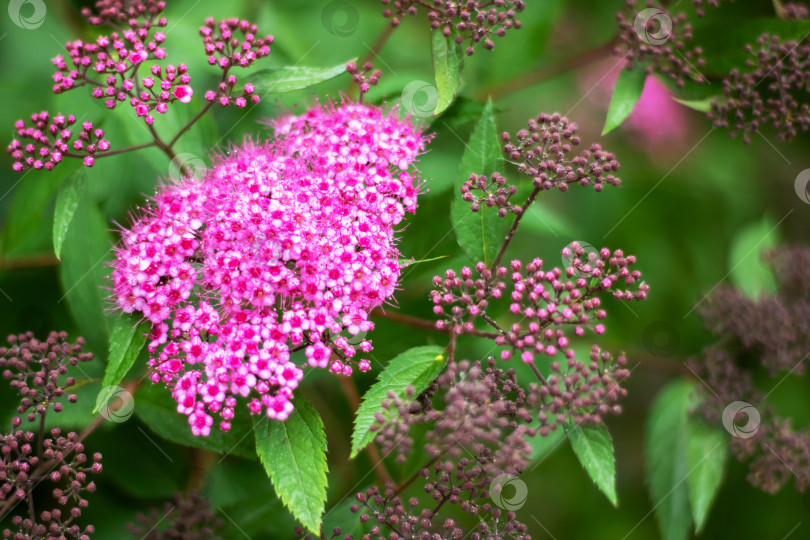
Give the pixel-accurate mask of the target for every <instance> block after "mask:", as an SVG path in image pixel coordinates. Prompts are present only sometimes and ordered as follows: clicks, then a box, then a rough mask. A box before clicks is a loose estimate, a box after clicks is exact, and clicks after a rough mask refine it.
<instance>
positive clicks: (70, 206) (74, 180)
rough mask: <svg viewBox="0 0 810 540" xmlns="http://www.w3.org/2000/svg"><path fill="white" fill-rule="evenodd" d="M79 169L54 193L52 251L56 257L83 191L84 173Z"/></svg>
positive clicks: (58, 255)
mask: <svg viewBox="0 0 810 540" xmlns="http://www.w3.org/2000/svg"><path fill="white" fill-rule="evenodd" d="M82 173H83V169H80V170H78V171H76V172H74V173H73V174H71V175H70V176H69V177H68V179H67V180H66V181H65V183H64V184H63V185H62V188H61V189H60V190H59V193H58V194H57V195H56V208H55V209H54V214H53V252H54V254H55V255H56V258H57V259H60V258H61V257H60V254H61V253H62V243H63V242H64V241H65V236H67V232H68V228H69V227H70V222H71V221H73V215H74V214H75V213H76V209H77V208H78V207H79V197H81V194H82V192H83V191H84V174H82Z"/></svg>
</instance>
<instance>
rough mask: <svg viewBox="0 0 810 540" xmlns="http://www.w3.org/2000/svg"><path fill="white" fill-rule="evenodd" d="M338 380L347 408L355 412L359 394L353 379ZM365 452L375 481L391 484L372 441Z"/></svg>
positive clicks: (340, 378) (340, 377)
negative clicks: (347, 404)
mask: <svg viewBox="0 0 810 540" xmlns="http://www.w3.org/2000/svg"><path fill="white" fill-rule="evenodd" d="M338 380H339V381H340V388H341V389H342V390H343V394H344V395H345V396H346V400H347V401H348V402H349V406H351V408H352V410H353V411H357V409H359V408H360V394H359V392H358V391H357V386H356V385H355V383H354V378H352V377H343V376H338ZM366 451H367V452H368V457H369V458H371V461H372V463H374V472H375V473H376V474H377V479H378V480H379V481H380V483H381V484H383V485H385V483H386V482H393V479H392V478H391V474H390V473H389V472H388V469H386V468H385V464H384V463H383V458H382V456H381V455H380V451H379V450H378V449H377V447H376V446H374V442H373V441H372V442H371V444H369V445H368V446H366Z"/></svg>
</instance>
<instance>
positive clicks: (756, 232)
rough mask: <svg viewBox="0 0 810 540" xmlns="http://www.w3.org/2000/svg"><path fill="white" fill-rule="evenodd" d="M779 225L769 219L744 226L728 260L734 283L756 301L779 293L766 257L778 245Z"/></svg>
mask: <svg viewBox="0 0 810 540" xmlns="http://www.w3.org/2000/svg"><path fill="white" fill-rule="evenodd" d="M777 226H778V224H774V223H773V221H771V220H770V219H769V218H768V217H767V216H766V217H764V218H762V219H761V220H760V221H758V222H756V223H752V224H751V225H749V226H747V227H745V228H744V229H743V230H742V231H740V232H739V233H738V234H737V236H736V238H734V242H733V243H732V244H731V251H730V253H729V261H728V265H729V271H730V272H731V281H732V283H734V285H735V286H736V287H737V289H739V290H741V291H742V292H743V293H745V295H746V296H748V297H749V298H752V299H754V300H756V299H757V298H759V296H760V295H762V294H773V293H775V292H776V280H775V279H774V276H773V272H772V270H771V268H770V267H769V266H768V264H767V263H766V262H765V261H764V259H763V256H764V254H765V253H766V252H767V251H769V250H770V249H772V248H774V247H776V245H777V244H778V243H779V231H778V228H777Z"/></svg>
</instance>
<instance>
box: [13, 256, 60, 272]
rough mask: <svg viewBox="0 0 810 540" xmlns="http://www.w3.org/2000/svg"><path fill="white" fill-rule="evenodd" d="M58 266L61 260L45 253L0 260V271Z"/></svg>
mask: <svg viewBox="0 0 810 540" xmlns="http://www.w3.org/2000/svg"><path fill="white" fill-rule="evenodd" d="M57 264H59V259H57V258H56V256H55V255H54V254H53V253H43V254H41V255H29V256H27V257H14V258H13V259H4V260H0V270H19V269H22V268H41V267H45V266H55V265H57Z"/></svg>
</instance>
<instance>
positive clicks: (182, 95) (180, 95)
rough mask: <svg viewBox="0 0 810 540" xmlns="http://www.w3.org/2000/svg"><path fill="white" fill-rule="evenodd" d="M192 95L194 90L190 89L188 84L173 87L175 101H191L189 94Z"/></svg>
mask: <svg viewBox="0 0 810 540" xmlns="http://www.w3.org/2000/svg"><path fill="white" fill-rule="evenodd" d="M193 95H194V90H192V89H191V87H190V86H176V87H175V88H174V97H176V98H177V101H179V102H180V103H189V102H191V96H193Z"/></svg>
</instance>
